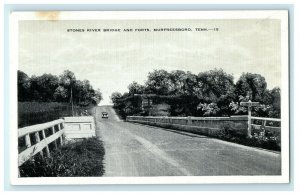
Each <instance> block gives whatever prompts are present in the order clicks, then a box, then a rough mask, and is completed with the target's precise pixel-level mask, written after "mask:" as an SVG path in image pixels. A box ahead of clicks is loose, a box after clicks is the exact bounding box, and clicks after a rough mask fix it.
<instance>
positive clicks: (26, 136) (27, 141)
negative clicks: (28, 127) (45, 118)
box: [25, 134, 31, 148]
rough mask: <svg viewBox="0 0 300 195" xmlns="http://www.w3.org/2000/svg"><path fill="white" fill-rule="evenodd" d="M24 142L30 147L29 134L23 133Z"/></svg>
mask: <svg viewBox="0 0 300 195" xmlns="http://www.w3.org/2000/svg"><path fill="white" fill-rule="evenodd" d="M25 144H26V148H30V147H31V141H30V136H29V134H27V135H25Z"/></svg>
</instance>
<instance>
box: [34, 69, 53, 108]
mask: <svg viewBox="0 0 300 195" xmlns="http://www.w3.org/2000/svg"><path fill="white" fill-rule="evenodd" d="M58 85H59V79H58V77H57V76H54V75H52V74H43V75H42V76H38V77H36V87H37V89H36V90H38V92H39V96H40V100H41V101H43V102H49V101H54V100H55V97H54V93H53V91H55V90H56V89H57V87H58Z"/></svg>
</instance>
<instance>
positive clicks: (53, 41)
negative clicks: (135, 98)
mask: <svg viewBox="0 0 300 195" xmlns="http://www.w3.org/2000/svg"><path fill="white" fill-rule="evenodd" d="M158 28H191V30H192V31H184V32H174V31H173V32H169V31H160V32H157V31H154V29H158ZM195 28H208V29H213V28H218V29H219V30H218V31H214V30H210V31H196V30H195ZM68 29H84V30H85V31H84V32H68ZM87 29H101V31H100V32H87ZM103 29H120V32H103ZM124 29H132V30H133V31H132V32H125V31H123V30H124ZM135 29H150V31H149V32H148V31H146V32H145V31H135ZM280 56H281V49H280V21H279V20H273V19H272V20H271V19H247V20H246V19H235V20H83V21H74V20H73V21H72V20H69V21H62V20H56V21H33V20H32V21H20V22H19V67H18V69H19V70H22V71H23V72H25V73H26V74H27V75H28V76H32V75H42V74H44V73H51V74H54V75H60V74H61V73H62V72H63V71H64V70H70V71H72V72H74V73H75V76H76V78H77V79H80V80H84V79H87V80H89V81H90V82H91V85H92V86H93V88H95V89H97V88H99V89H100V91H101V92H102V94H103V98H104V99H103V101H102V102H101V103H100V104H102V105H107V104H111V101H110V98H109V96H110V95H111V94H112V93H113V92H115V91H118V92H121V93H124V92H126V91H128V88H127V86H128V85H129V84H130V83H132V82H133V81H136V82H138V83H140V84H143V83H144V82H145V80H146V79H147V75H148V73H149V72H151V71H153V70H154V69H165V70H167V71H172V70H184V71H190V72H192V73H194V74H198V73H199V72H203V71H208V70H212V69H215V68H217V69H219V68H222V69H223V70H224V71H225V72H227V73H229V74H232V75H233V76H234V79H235V81H236V80H237V79H238V78H239V77H240V76H241V75H242V73H243V72H245V73H246V72H250V73H257V74H261V75H262V76H264V77H265V79H266V81H267V83H268V89H272V88H274V87H276V86H278V87H280V83H281V57H280Z"/></svg>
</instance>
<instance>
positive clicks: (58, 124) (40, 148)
mask: <svg viewBox="0 0 300 195" xmlns="http://www.w3.org/2000/svg"><path fill="white" fill-rule="evenodd" d="M64 131H65V130H64V120H63V119H59V120H55V121H52V122H48V123H43V124H38V125H33V126H29V127H24V128H21V129H19V130H18V138H19V150H21V151H19V157H18V165H19V166H21V165H22V164H23V163H24V162H26V161H27V160H28V159H30V158H31V157H32V156H34V155H36V154H37V153H40V155H41V156H44V155H47V156H50V150H49V145H50V144H53V145H54V147H55V148H57V147H58V144H60V145H63V135H64ZM22 139H25V146H24V147H23V148H22V147H21V146H20V140H22ZM22 149H23V150H22Z"/></svg>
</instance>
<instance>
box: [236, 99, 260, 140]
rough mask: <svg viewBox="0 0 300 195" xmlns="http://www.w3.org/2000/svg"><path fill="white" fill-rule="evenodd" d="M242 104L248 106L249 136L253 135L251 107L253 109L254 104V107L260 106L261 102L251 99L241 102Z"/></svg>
mask: <svg viewBox="0 0 300 195" xmlns="http://www.w3.org/2000/svg"><path fill="white" fill-rule="evenodd" d="M240 105H241V106H245V107H248V137H252V135H251V109H252V106H253V107H257V106H259V102H251V100H249V101H248V102H241V103H240Z"/></svg>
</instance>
